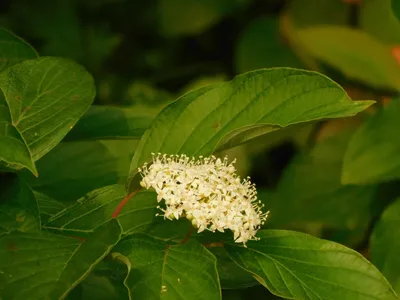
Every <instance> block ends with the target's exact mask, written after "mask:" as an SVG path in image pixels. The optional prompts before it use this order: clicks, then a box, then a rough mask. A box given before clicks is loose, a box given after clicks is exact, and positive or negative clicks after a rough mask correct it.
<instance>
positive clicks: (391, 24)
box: [360, 0, 400, 45]
mask: <svg viewBox="0 0 400 300" xmlns="http://www.w3.org/2000/svg"><path fill="white" fill-rule="evenodd" d="M394 2H399V1H398V0H395V1H394ZM390 6H391V0H366V1H362V3H361V8H360V26H361V28H362V29H363V30H364V31H366V32H367V33H369V34H371V35H373V36H375V37H377V38H378V39H379V40H381V41H382V42H384V43H387V44H391V45H397V44H399V43H400V22H399V20H398V19H397V18H396V16H395V15H394V13H393V11H392V8H391V7H390Z"/></svg>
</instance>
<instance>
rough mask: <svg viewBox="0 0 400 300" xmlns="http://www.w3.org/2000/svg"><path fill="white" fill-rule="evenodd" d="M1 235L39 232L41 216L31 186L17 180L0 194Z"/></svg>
mask: <svg viewBox="0 0 400 300" xmlns="http://www.w3.org/2000/svg"><path fill="white" fill-rule="evenodd" d="M0 220H1V221H0V234H1V233H4V232H12V231H20V232H37V231H38V230H39V229H40V216H39V209H38V204H37V202H36V199H35V197H34V195H33V192H32V190H31V188H30V186H29V185H27V184H26V183H25V182H24V181H23V180H21V179H18V178H15V179H14V182H12V184H11V186H10V187H8V188H7V189H6V191H1V193H0Z"/></svg>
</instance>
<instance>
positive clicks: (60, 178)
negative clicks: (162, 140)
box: [23, 140, 135, 201]
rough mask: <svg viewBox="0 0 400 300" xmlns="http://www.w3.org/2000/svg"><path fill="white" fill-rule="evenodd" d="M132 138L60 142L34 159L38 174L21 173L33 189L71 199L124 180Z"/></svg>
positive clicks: (127, 168)
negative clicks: (51, 149) (36, 159)
mask: <svg viewBox="0 0 400 300" xmlns="http://www.w3.org/2000/svg"><path fill="white" fill-rule="evenodd" d="M134 145H135V141H130V140H121V141H77V142H62V143H60V144H59V145H57V147H56V148H54V149H53V151H51V152H50V153H49V154H48V155H46V156H45V157H43V158H42V159H41V160H40V161H38V162H37V168H38V170H39V173H40V176H39V177H38V178H35V177H33V176H32V175H31V174H28V173H27V172H25V173H23V175H24V178H25V180H27V181H28V182H29V184H30V185H31V186H32V187H33V189H34V190H36V191H38V192H41V193H44V194H46V195H48V196H50V197H52V198H54V199H56V200H62V201H75V200H76V199H78V198H80V197H82V196H84V195H85V194H86V193H88V192H90V191H92V190H95V189H98V188H101V187H103V186H106V185H110V184H115V183H122V182H125V180H126V176H127V174H128V172H129V162H130V161H131V159H132V156H133V149H134Z"/></svg>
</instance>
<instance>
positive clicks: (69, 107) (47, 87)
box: [0, 57, 95, 161]
mask: <svg viewBox="0 0 400 300" xmlns="http://www.w3.org/2000/svg"><path fill="white" fill-rule="evenodd" d="M0 89H1V90H2V91H3V93H4V96H5V99H6V102H7V103H8V108H9V110H10V114H11V121H12V125H13V126H15V127H16V128H17V129H18V131H19V132H20V133H21V135H22V137H23V138H24V140H25V142H26V144H27V146H28V148H29V150H30V152H31V154H32V158H33V160H35V161H36V160H38V159H39V158H41V157H42V156H43V155H45V154H46V153H47V152H49V151H50V150H51V149H53V148H54V147H55V146H56V145H57V144H58V143H59V142H60V141H61V139H62V138H63V137H64V136H65V135H66V134H67V133H68V131H70V129H71V128H72V127H73V126H74V125H75V123H76V122H77V121H78V119H79V118H80V117H81V116H82V114H83V113H84V112H85V111H86V110H87V109H88V108H89V106H90V104H91V103H92V101H93V99H94V95H95V88H94V82H93V78H92V76H91V75H90V74H89V73H87V72H86V70H84V69H83V68H82V67H80V66H79V65H77V64H75V63H73V62H71V61H68V60H65V59H61V58H49V57H44V58H37V59H34V60H26V61H23V62H21V63H18V64H16V65H14V66H12V67H11V68H9V69H7V70H6V71H5V72H3V73H2V74H1V75H0Z"/></svg>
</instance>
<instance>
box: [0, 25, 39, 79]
mask: <svg viewBox="0 0 400 300" xmlns="http://www.w3.org/2000/svg"><path fill="white" fill-rule="evenodd" d="M0 45H1V46H0V73H1V72H3V71H4V70H6V69H7V68H9V67H11V66H12V65H15V64H16V63H18V62H20V61H23V60H26V59H30V58H36V57H37V56H38V55H37V53H36V51H35V49H33V48H32V47H31V46H30V45H29V44H28V43H26V42H25V41H23V40H22V39H20V38H19V37H17V36H16V35H14V34H13V33H11V32H10V31H8V30H5V29H2V28H0Z"/></svg>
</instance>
